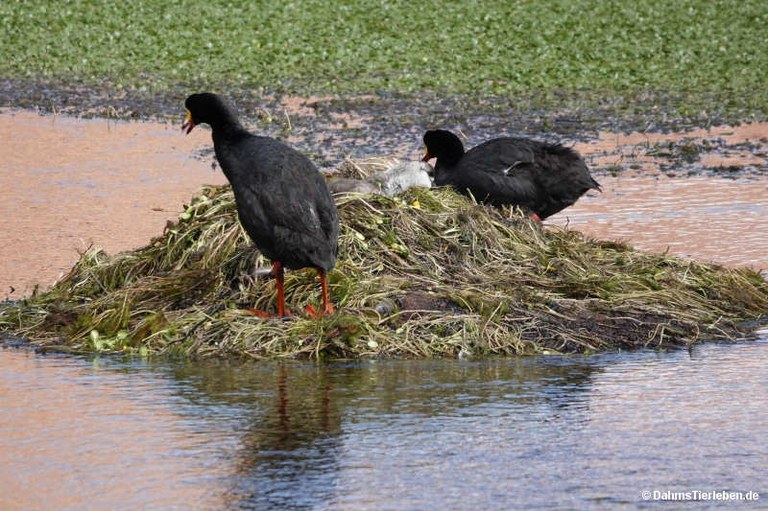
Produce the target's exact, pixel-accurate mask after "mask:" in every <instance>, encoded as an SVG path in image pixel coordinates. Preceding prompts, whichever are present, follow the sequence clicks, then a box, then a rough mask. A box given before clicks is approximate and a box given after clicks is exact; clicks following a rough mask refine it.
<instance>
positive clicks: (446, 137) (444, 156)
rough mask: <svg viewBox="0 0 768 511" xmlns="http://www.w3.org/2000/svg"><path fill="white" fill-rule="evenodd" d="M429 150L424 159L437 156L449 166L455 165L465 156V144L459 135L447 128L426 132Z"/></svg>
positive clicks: (426, 144) (425, 139) (426, 143)
mask: <svg viewBox="0 0 768 511" xmlns="http://www.w3.org/2000/svg"><path fill="white" fill-rule="evenodd" d="M424 145H425V146H426V148H427V150H426V152H425V154H424V158H422V161H429V160H431V159H432V158H437V159H438V160H440V162H441V163H444V164H445V165H447V166H453V165H454V164H456V162H458V161H459V159H461V157H462V156H464V144H462V143H461V140H460V139H459V137H457V136H456V135H454V134H453V133H451V132H450V131H446V130H430V131H427V132H426V133H424Z"/></svg>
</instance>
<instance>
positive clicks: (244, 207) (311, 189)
mask: <svg viewBox="0 0 768 511" xmlns="http://www.w3.org/2000/svg"><path fill="white" fill-rule="evenodd" d="M184 106H185V107H186V109H187V120H186V122H185V123H184V126H183V129H186V132H187V133H189V132H190V131H192V129H193V128H194V127H195V125H197V124H201V123H205V124H208V125H210V126H211V129H212V131H213V148H214V151H215V153H216V158H217V159H218V161H219V164H220V165H221V168H222V170H223V171H224V175H226V177H227V179H228V180H229V182H230V184H231V185H232V190H233V191H234V194H235V202H236V203H237V216H238V218H239V219H240V223H241V224H242V225H243V227H244V228H245V230H246V232H247V233H248V235H249V236H250V237H251V239H252V240H253V242H254V244H255V245H256V247H257V248H258V249H259V250H260V251H261V253H262V254H264V255H265V256H266V257H268V258H269V259H271V260H272V263H273V264H272V272H273V274H274V276H275V279H276V280H277V315H278V316H280V317H282V316H284V315H286V313H287V311H286V309H285V295H284V291H283V272H284V270H283V268H291V269H299V268H307V267H311V268H315V269H317V272H318V274H319V275H320V283H321V285H322V295H323V311H324V312H325V313H333V305H332V303H331V301H330V300H329V299H328V286H327V283H326V273H327V272H328V271H329V270H331V268H333V267H334V265H335V263H336V255H337V253H338V237H339V217H338V214H337V212H336V205H335V203H334V201H333V198H332V197H331V194H330V192H329V191H328V188H327V186H326V184H325V180H324V179H323V177H322V176H321V175H320V173H319V172H318V170H317V168H316V167H315V165H314V164H313V163H312V162H311V161H310V160H309V158H307V157H306V156H304V155H303V154H301V153H300V152H298V151H296V150H295V149H293V148H291V147H289V146H288V145H286V144H284V143H282V142H279V141H277V140H274V139H272V138H269V137H262V136H256V135H252V134H251V133H249V132H248V131H246V129H245V128H244V127H243V126H242V125H241V124H240V121H238V119H237V116H236V115H235V112H234V110H233V109H232V108H231V107H230V106H229V105H228V104H227V102H226V101H225V100H224V99H223V98H222V97H221V96H218V95H216V94H212V93H208V92H203V93H199V94H192V95H191V96H189V97H188V98H187V100H186V101H185V103H184Z"/></svg>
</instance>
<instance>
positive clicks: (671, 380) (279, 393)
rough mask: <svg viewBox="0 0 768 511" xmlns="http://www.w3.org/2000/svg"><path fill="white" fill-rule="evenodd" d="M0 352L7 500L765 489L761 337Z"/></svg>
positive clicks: (235, 503) (483, 502) (352, 499)
mask: <svg viewBox="0 0 768 511" xmlns="http://www.w3.org/2000/svg"><path fill="white" fill-rule="evenodd" d="M0 363H2V366H3V368H4V370H3V371H2V372H0V508H1V509H4V510H17V509H18V510H21V509H24V510H35V509H62V510H64V509H78V510H80V509H271V508H275V509H447V510H449V509H466V508H467V506H469V507H471V508H476V509H509V508H521V509H526V508H528V509H530V508H542V509H547V508H549V509H597V508H614V507H616V506H620V505H621V504H625V505H626V506H627V507H629V508H635V507H637V506H640V505H642V501H641V499H640V492H641V491H643V490H651V491H652V490H662V491H664V490H670V491H686V490H692V489H706V490H710V489H712V490H723V489H729V490H738V491H758V492H760V491H762V492H768V488H766V487H765V481H766V479H765V474H766V473H768V429H766V428H765V424H766V421H768V407H766V406H765V399H764V396H765V395H766V394H767V393H768V332H765V333H764V334H763V338H762V339H761V340H758V341H755V342H746V343H740V344H734V345H705V346H699V347H696V348H695V349H693V350H692V351H678V352H672V353H666V354H662V353H651V352H640V353H632V354H608V355H599V356H592V357H575V356H574V357H538V358H525V359H509V360H489V361H401V362H393V361H372V362H365V363H336V364H328V365H316V364H309V363H286V364H278V363H274V364H258V365H254V364H235V363H223V362H218V363H217V362H208V363H165V362H164V363H145V362H140V361H120V360H117V359H104V358H97V359H93V360H83V359H76V358H70V357H61V356H39V355H35V354H33V353H30V352H26V351H19V350H12V349H6V350H2V351H0ZM19 488H36V489H38V490H37V491H34V492H33V491H19ZM711 504H712V503H709V504H706V503H702V505H701V506H698V507H697V506H693V507H695V508H699V509H702V508H707V507H708V506H709V505H711Z"/></svg>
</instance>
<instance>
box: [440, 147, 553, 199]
mask: <svg viewBox="0 0 768 511" xmlns="http://www.w3.org/2000/svg"><path fill="white" fill-rule="evenodd" d="M533 161H534V153H533V150H532V148H531V147H530V144H529V142H528V141H527V140H526V139H518V138H511V137H504V138H497V139H493V140H489V141H487V142H484V143H482V144H480V145H478V146H475V147H474V148H472V149H470V150H469V151H468V152H467V153H466V154H465V155H464V157H463V158H462V159H461V161H460V163H459V165H460V166H461V169H460V171H458V172H456V173H455V174H454V179H456V180H457V181H458V182H457V183H456V184H457V185H458V187H460V188H466V189H469V190H470V191H471V192H472V195H474V197H475V198H476V199H477V200H478V201H482V202H487V203H491V204H494V205H497V206H499V205H504V204H516V205H520V206H524V207H530V204H531V203H533V202H534V201H535V200H536V199H537V196H538V188H537V186H536V182H535V179H534V175H533V174H534V171H535V167H534V165H533Z"/></svg>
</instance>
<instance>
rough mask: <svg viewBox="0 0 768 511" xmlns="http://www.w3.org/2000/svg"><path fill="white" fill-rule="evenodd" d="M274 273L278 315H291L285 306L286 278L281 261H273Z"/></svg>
mask: <svg viewBox="0 0 768 511" xmlns="http://www.w3.org/2000/svg"><path fill="white" fill-rule="evenodd" d="M272 275H274V276H275V281H276V282H277V317H278V318H284V317H285V316H290V315H291V311H289V310H287V309H286V308H285V287H284V284H283V279H284V278H285V271H284V270H283V263H281V262H280V261H273V262H272Z"/></svg>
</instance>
